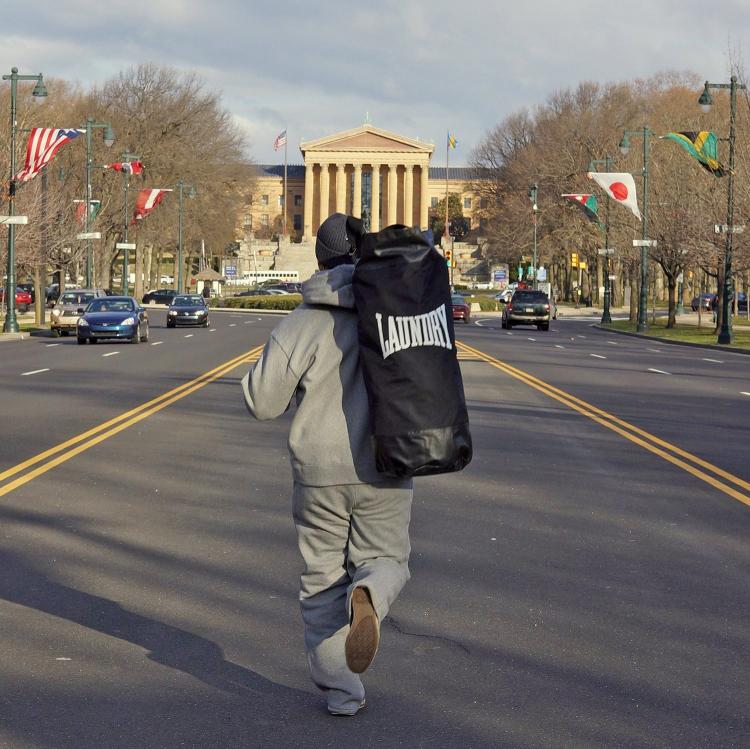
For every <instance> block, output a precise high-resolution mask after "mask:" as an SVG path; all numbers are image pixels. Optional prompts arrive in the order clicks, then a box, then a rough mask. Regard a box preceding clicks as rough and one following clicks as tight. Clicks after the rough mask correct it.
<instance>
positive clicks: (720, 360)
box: [703, 357, 724, 364]
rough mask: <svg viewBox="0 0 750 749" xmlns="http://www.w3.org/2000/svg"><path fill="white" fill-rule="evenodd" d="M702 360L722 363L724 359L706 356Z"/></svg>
mask: <svg viewBox="0 0 750 749" xmlns="http://www.w3.org/2000/svg"><path fill="white" fill-rule="evenodd" d="M703 361H712V362H714V364H723V363H724V361H723V360H722V359H708V358H706V357H704V358H703Z"/></svg>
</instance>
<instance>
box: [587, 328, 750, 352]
mask: <svg viewBox="0 0 750 749" xmlns="http://www.w3.org/2000/svg"><path fill="white" fill-rule="evenodd" d="M591 327H592V328H597V329H598V330H603V331H605V332H607V333H617V335H628V336H630V337H631V338H640V339H641V340H643V341H658V342H659V343H668V344H669V345H670V346H690V347H691V348H703V349H708V350H709V351H724V352H725V353H728V354H742V355H743V356H750V349H741V348H730V347H728V346H719V345H718V344H713V343H693V342H692V341H672V340H670V339H669V338H658V337H657V336H653V335H643V334H642V333H631V332H629V331H627V330H615V329H614V328H605V327H604V326H602V325H592V326H591Z"/></svg>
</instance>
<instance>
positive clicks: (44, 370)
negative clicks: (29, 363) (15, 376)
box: [21, 367, 50, 377]
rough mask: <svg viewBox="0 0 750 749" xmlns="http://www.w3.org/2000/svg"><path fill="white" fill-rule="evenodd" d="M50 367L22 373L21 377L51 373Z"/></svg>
mask: <svg viewBox="0 0 750 749" xmlns="http://www.w3.org/2000/svg"><path fill="white" fill-rule="evenodd" d="M49 371H50V369H49V367H46V368H45V369H32V370H31V372H21V377H28V376H29V375H34V374H40V373H41V372H49Z"/></svg>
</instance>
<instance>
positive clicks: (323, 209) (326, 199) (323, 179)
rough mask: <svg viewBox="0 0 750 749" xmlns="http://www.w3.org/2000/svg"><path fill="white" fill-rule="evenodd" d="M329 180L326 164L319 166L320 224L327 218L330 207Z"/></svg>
mask: <svg viewBox="0 0 750 749" xmlns="http://www.w3.org/2000/svg"><path fill="white" fill-rule="evenodd" d="M330 196H331V180H330V176H329V174H328V164H321V165H320V223H321V224H322V223H323V222H324V221H325V220H326V219H327V218H328V215H329V214H328V211H329V210H330V207H331V202H330Z"/></svg>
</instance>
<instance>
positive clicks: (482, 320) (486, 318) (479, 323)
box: [474, 317, 490, 328]
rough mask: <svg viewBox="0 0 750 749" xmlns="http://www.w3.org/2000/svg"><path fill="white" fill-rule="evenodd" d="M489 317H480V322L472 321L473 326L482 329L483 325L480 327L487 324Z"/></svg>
mask: <svg viewBox="0 0 750 749" xmlns="http://www.w3.org/2000/svg"><path fill="white" fill-rule="evenodd" d="M489 321H490V318H489V317H482V318H481V319H480V320H474V325H478V326H479V327H480V328H483V327H484V325H482V323H483V322H489Z"/></svg>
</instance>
